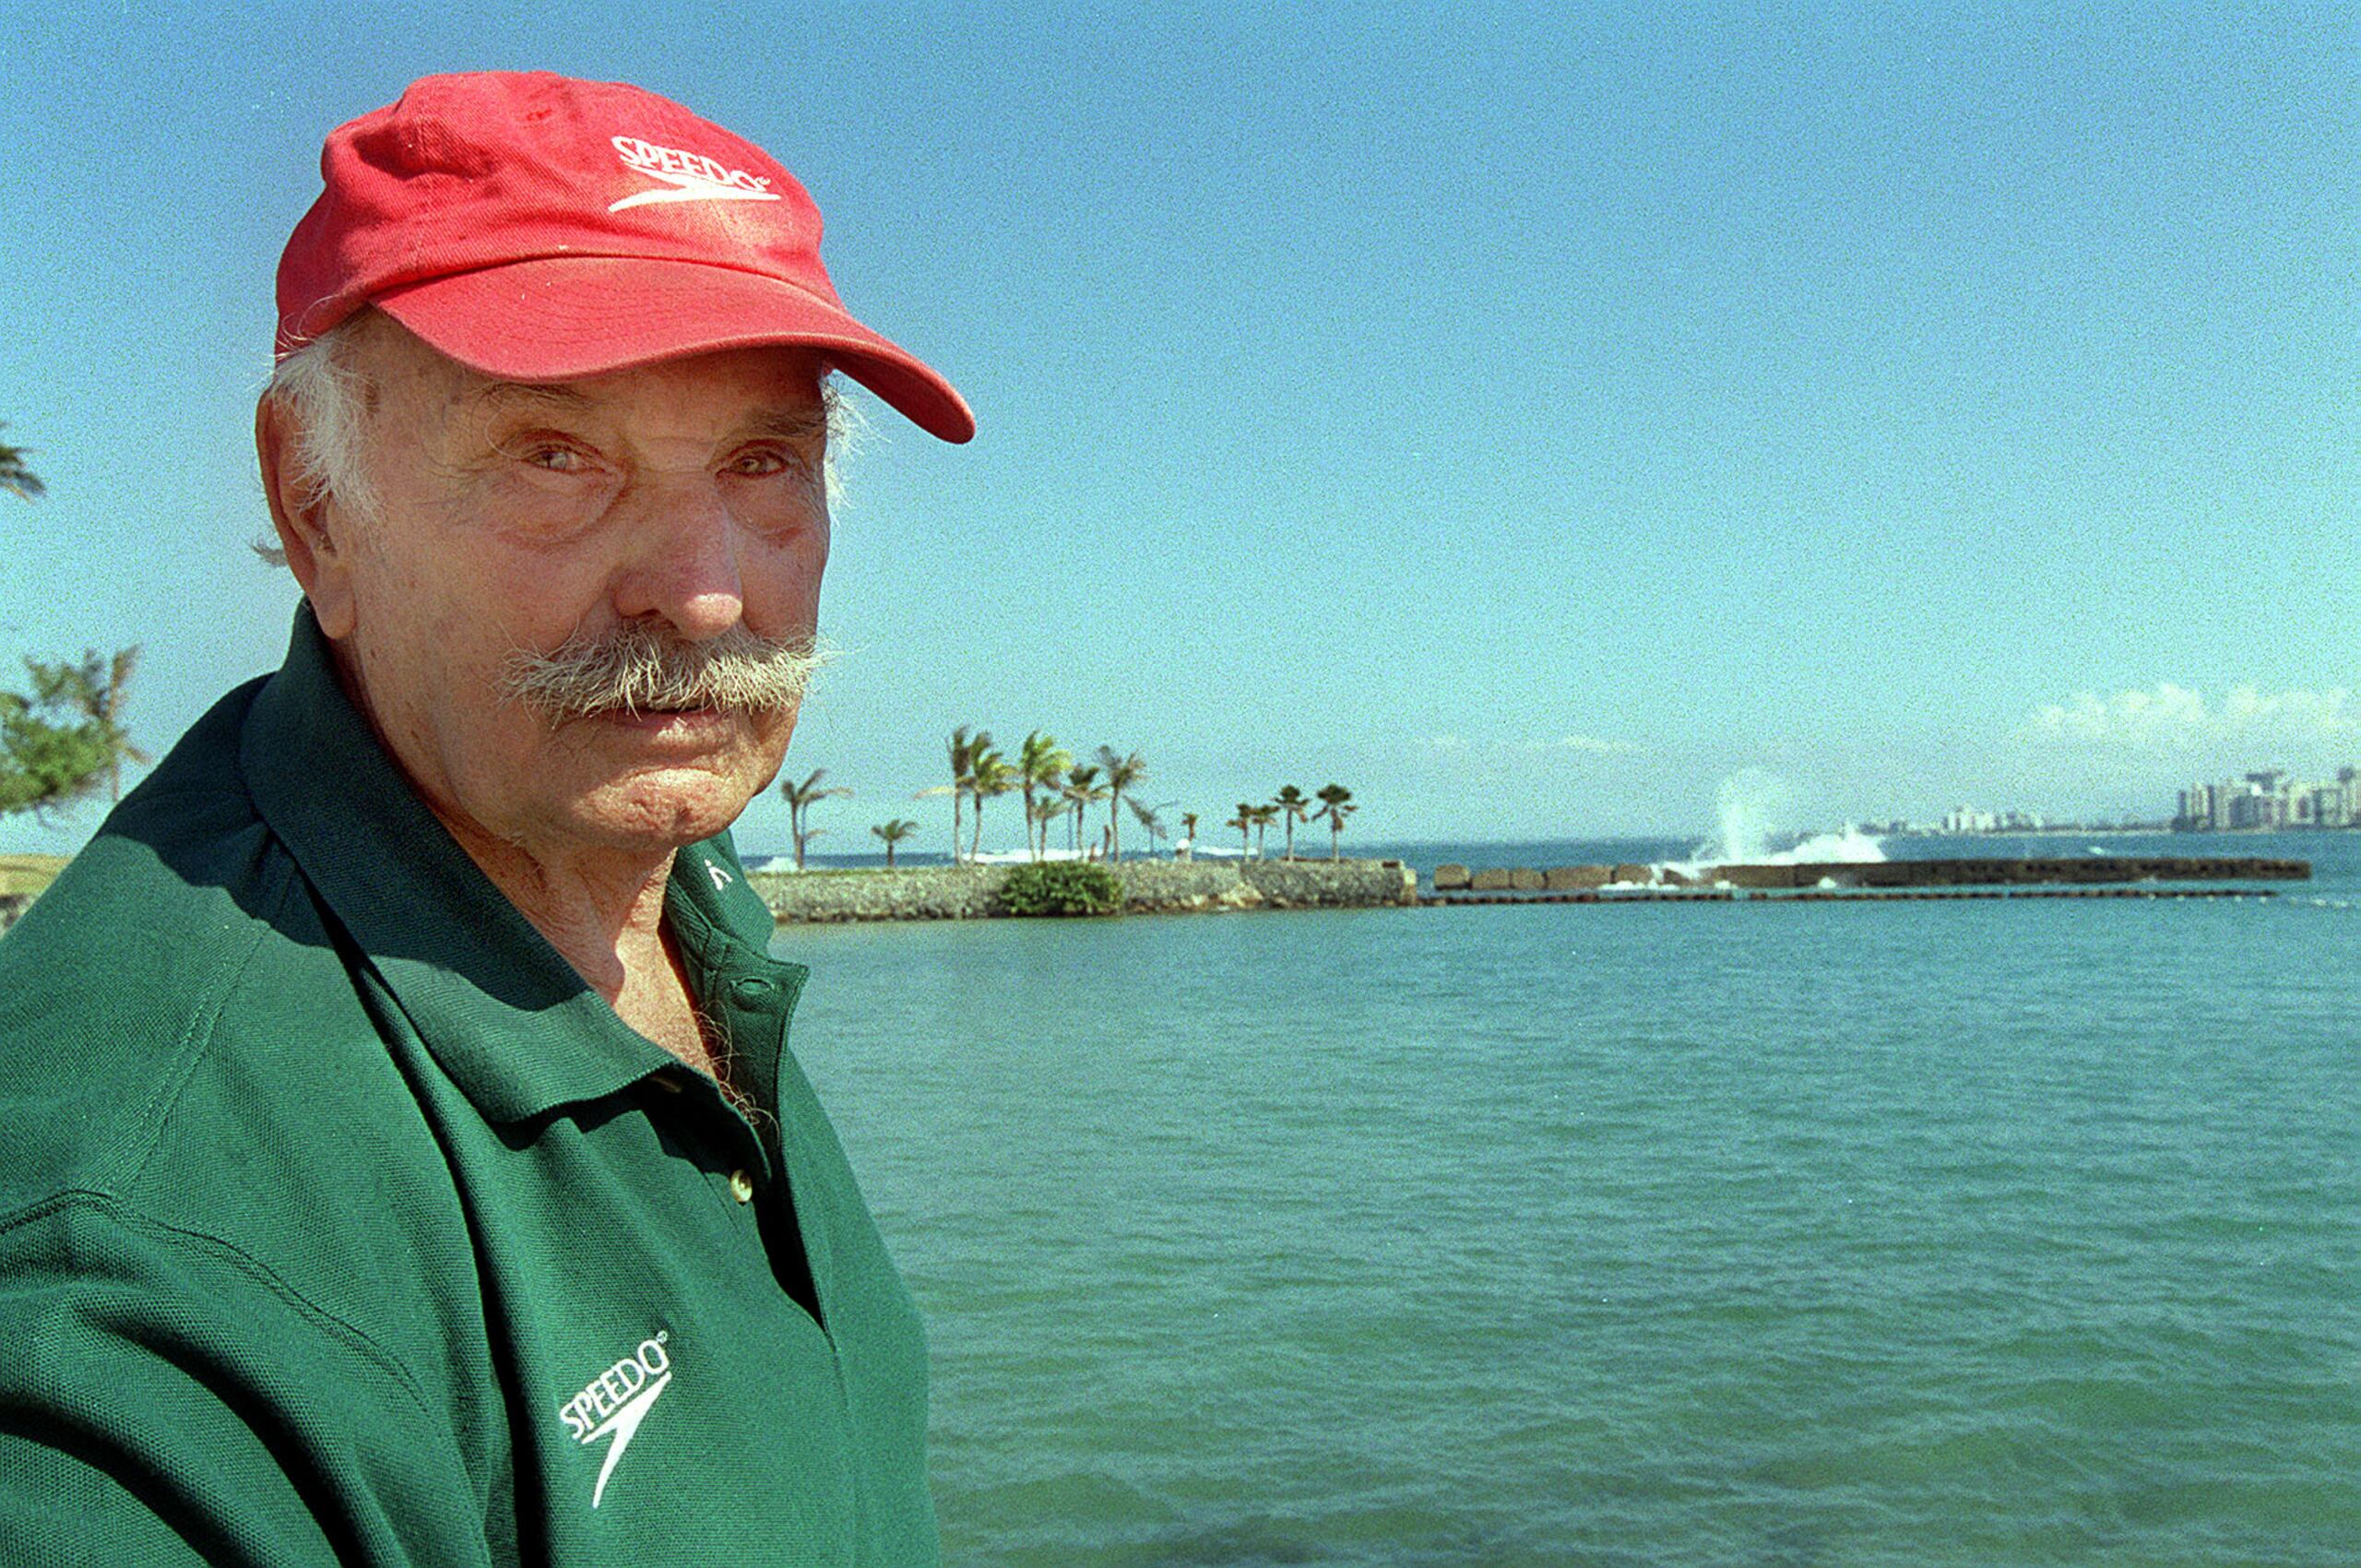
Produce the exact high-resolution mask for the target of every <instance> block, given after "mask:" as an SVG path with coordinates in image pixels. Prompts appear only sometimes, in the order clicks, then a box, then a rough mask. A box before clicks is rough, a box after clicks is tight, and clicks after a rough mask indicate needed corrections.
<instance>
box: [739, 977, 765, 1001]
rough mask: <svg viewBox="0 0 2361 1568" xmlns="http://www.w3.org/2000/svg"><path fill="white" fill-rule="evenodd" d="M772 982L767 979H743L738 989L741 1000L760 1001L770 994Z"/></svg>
mask: <svg viewBox="0 0 2361 1568" xmlns="http://www.w3.org/2000/svg"><path fill="white" fill-rule="evenodd" d="M770 989H771V982H770V981H768V980H740V981H739V982H738V984H737V987H736V990H737V992H738V1000H739V1001H741V1002H760V1001H761V1000H762V999H763V998H764V997H765V996H767V995H769V994H770Z"/></svg>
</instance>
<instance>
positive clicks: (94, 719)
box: [28, 643, 149, 801]
mask: <svg viewBox="0 0 2361 1568" xmlns="http://www.w3.org/2000/svg"><path fill="white" fill-rule="evenodd" d="M28 668H30V670H31V671H32V676H33V695H34V700H35V701H36V702H37V703H44V704H47V703H54V704H56V705H58V706H60V707H64V708H65V709H67V710H69V711H71V712H74V713H78V714H80V715H81V716H82V718H83V719H84V720H85V721H86V727H87V729H88V730H89V732H90V733H91V734H92V735H93V736H95V737H96V738H97V740H98V742H99V743H100V744H101V746H103V747H104V748H105V750H106V753H107V762H106V766H104V767H103V768H102V769H101V772H102V773H104V774H105V776H106V781H107V795H108V798H109V799H111V800H117V801H119V800H121V799H123V765H124V764H125V763H126V762H130V763H136V764H138V765H139V766H143V767H144V766H147V764H148V760H149V759H148V754H147V753H146V752H143V751H141V750H140V749H139V748H138V747H137V746H135V745H133V744H132V743H131V736H130V735H129V734H128V733H127V732H126V731H125V729H124V727H123V709H124V704H125V700H126V697H127V694H128V693H129V692H130V690H131V676H132V672H133V671H136V670H137V669H138V668H139V645H138V644H137V643H134V644H132V645H131V646H130V647H126V648H124V649H122V650H121V651H119V652H118V653H116V654H115V655H114V657H113V658H112V659H101V658H100V657H99V655H98V652H97V650H96V649H94V648H84V649H83V650H82V658H81V661H80V662H79V663H76V664H42V663H39V662H37V661H32V662H29V664H28ZM97 787H98V780H97V778H96V776H93V778H92V779H91V781H90V788H91V789H92V790H95V789H96V788H97Z"/></svg>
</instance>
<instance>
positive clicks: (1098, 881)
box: [1000, 861, 1123, 915]
mask: <svg viewBox="0 0 2361 1568" xmlns="http://www.w3.org/2000/svg"><path fill="white" fill-rule="evenodd" d="M1000 905H1001V908H1002V909H1006V910H1007V911H1008V912H1009V913H1010V914H1012V915H1111V914H1113V913H1115V912H1116V911H1117V910H1119V909H1121V908H1122V907H1123V879H1122V878H1121V877H1119V876H1117V875H1116V874H1115V873H1113V872H1111V871H1109V870H1108V869H1107V868H1106V867H1105V866H1102V865H1098V864H1097V863H1095V862H1093V861H1037V862H1035V863H1034V864H1031V865H1022V866H1018V867H1016V868H1015V869H1014V870H1013V871H1011V872H1010V873H1008V874H1007V875H1006V876H1004V877H1003V878H1002V879H1001V885H1000Z"/></svg>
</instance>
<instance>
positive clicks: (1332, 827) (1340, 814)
mask: <svg viewBox="0 0 2361 1568" xmlns="http://www.w3.org/2000/svg"><path fill="white" fill-rule="evenodd" d="M1320 798H1321V799H1322V800H1323V801H1325V802H1327V803H1328V809H1327V810H1326V811H1323V812H1314V813H1312V815H1313V816H1314V817H1325V818H1327V820H1328V858H1329V859H1330V860H1332V861H1333V860H1335V859H1337V858H1338V855H1337V849H1336V835H1338V834H1340V833H1342V832H1344V831H1345V819H1346V818H1347V817H1348V816H1350V815H1352V814H1354V813H1355V812H1357V811H1358V810H1360V809H1361V808H1360V807H1358V806H1357V805H1355V804H1353V792H1352V791H1351V790H1347V789H1346V788H1345V787H1344V786H1343V785H1342V784H1328V785H1323V787H1322V788H1321V790H1320Z"/></svg>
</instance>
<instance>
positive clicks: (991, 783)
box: [967, 746, 1016, 860]
mask: <svg viewBox="0 0 2361 1568" xmlns="http://www.w3.org/2000/svg"><path fill="white" fill-rule="evenodd" d="M1015 788H1016V773H1015V770H1014V769H1013V768H1011V767H1010V766H1008V760H1007V759H1006V758H1005V757H1003V756H1002V755H1001V754H1000V753H998V752H996V751H994V750H992V749H991V747H990V746H985V747H982V748H980V749H979V750H978V751H977V753H976V754H975V756H974V758H973V759H972V761H971V762H970V764H969V773H968V778H967V793H969V794H970V795H973V796H974V797H975V798H976V836H975V838H974V840H973V841H972V842H970V843H969V845H968V846H967V858H968V859H969V860H974V859H975V858H976V857H977V856H978V855H979V854H980V853H982V852H983V848H984V802H986V801H988V800H991V798H992V797H993V796H994V795H1005V794H1007V793H1008V792H1009V791H1010V790H1014V789H1015Z"/></svg>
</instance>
